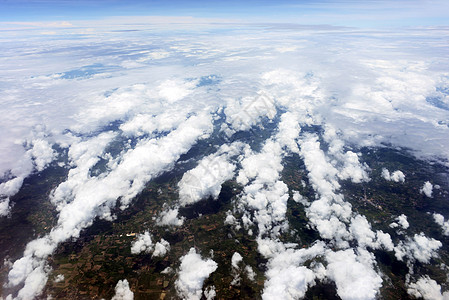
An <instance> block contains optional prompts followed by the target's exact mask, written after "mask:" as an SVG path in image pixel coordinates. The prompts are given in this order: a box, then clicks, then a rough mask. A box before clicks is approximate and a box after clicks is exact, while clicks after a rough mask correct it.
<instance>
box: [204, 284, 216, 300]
mask: <svg viewBox="0 0 449 300" xmlns="http://www.w3.org/2000/svg"><path fill="white" fill-rule="evenodd" d="M204 296H205V297H206V300H212V299H214V298H215V297H216V296H217V292H216V291H215V286H213V285H212V286H209V287H207V288H206V290H205V291H204Z"/></svg>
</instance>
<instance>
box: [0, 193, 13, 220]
mask: <svg viewBox="0 0 449 300" xmlns="http://www.w3.org/2000/svg"><path fill="white" fill-rule="evenodd" d="M10 211H11V208H10V207H9V198H8V197H6V198H3V199H1V200H0V217H4V216H7V215H8V214H9V212H10Z"/></svg>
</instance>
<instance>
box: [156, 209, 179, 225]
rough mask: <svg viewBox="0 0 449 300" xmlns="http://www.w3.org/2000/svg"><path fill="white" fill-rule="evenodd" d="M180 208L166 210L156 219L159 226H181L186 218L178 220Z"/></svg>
mask: <svg viewBox="0 0 449 300" xmlns="http://www.w3.org/2000/svg"><path fill="white" fill-rule="evenodd" d="M178 213H179V208H174V209H168V210H164V211H162V212H161V213H160V215H159V216H158V218H157V219H156V224H157V225H159V226H181V225H182V224H183V223H184V219H185V218H184V217H181V218H178Z"/></svg>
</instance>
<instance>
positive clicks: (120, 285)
mask: <svg viewBox="0 0 449 300" xmlns="http://www.w3.org/2000/svg"><path fill="white" fill-rule="evenodd" d="M133 299H134V293H133V292H132V291H131V289H130V288H129V283H128V280H126V279H123V280H119V281H118V282H117V285H116V286H115V295H114V296H113V297H112V299H111V300H133Z"/></svg>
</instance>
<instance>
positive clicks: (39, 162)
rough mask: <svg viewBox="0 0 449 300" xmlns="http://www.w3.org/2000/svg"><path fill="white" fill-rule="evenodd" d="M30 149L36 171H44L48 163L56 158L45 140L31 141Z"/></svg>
mask: <svg viewBox="0 0 449 300" xmlns="http://www.w3.org/2000/svg"><path fill="white" fill-rule="evenodd" d="M31 143H32V145H33V146H32V148H31V149H30V150H29V152H30V154H31V156H32V158H33V161H34V164H35V165H36V169H37V171H39V172H40V171H42V170H43V169H45V168H46V167H47V166H48V164H49V163H51V162H52V161H53V160H54V159H55V158H56V152H55V151H54V150H53V149H52V147H51V145H50V144H49V143H48V142H47V141H46V140H39V139H36V140H33V141H32V142H31Z"/></svg>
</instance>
